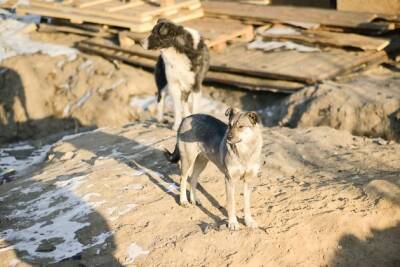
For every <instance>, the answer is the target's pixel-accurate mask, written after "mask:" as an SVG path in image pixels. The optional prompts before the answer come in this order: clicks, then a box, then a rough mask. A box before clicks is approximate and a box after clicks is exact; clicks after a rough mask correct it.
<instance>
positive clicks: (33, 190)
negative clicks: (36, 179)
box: [20, 185, 43, 195]
mask: <svg viewBox="0 0 400 267" xmlns="http://www.w3.org/2000/svg"><path fill="white" fill-rule="evenodd" d="M42 191H43V188H42V187H41V186H40V185H37V186H33V187H30V188H25V189H22V190H21V191H20V192H21V193H22V194H25V195H27V194H30V193H37V192H42Z"/></svg>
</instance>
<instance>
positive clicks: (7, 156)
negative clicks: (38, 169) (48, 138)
mask: <svg viewBox="0 0 400 267" xmlns="http://www.w3.org/2000/svg"><path fill="white" fill-rule="evenodd" d="M51 147H52V146H51V145H44V146H43V147H41V148H40V149H37V150H34V151H33V152H32V153H31V154H30V155H29V156H27V157H26V158H23V159H17V158H16V157H15V156H13V155H12V152H13V151H21V150H30V149H33V147H32V146H30V145H26V144H22V143H21V144H18V143H17V144H12V145H10V146H8V147H6V148H1V149H0V168H1V169H14V170H16V171H17V173H18V172H23V171H25V170H27V169H28V168H30V167H32V166H33V165H36V164H39V163H42V162H43V161H44V160H45V159H46V157H47V154H48V153H49V151H50V149H51Z"/></svg>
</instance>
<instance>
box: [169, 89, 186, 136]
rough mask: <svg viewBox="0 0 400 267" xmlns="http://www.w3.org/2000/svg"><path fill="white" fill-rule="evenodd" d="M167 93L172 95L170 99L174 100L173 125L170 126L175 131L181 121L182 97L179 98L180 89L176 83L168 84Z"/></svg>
mask: <svg viewBox="0 0 400 267" xmlns="http://www.w3.org/2000/svg"><path fill="white" fill-rule="evenodd" d="M168 89H169V93H170V94H171V96H172V99H173V100H174V115H175V116H174V126H172V129H173V130H175V131H177V130H178V128H179V125H180V124H181V121H182V113H183V110H182V99H181V90H180V88H179V86H176V85H174V86H173V85H170V86H169V87H168Z"/></svg>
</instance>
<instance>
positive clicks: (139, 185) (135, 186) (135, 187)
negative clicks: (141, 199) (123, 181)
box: [123, 184, 144, 190]
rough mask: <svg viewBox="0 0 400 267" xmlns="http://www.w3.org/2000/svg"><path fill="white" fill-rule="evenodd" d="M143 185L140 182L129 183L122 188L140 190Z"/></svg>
mask: <svg viewBox="0 0 400 267" xmlns="http://www.w3.org/2000/svg"><path fill="white" fill-rule="evenodd" d="M143 188H144V186H143V185H142V184H130V185H128V186H125V187H124V188H123V190H142V189H143Z"/></svg>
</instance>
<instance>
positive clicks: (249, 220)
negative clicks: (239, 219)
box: [244, 218, 258, 228]
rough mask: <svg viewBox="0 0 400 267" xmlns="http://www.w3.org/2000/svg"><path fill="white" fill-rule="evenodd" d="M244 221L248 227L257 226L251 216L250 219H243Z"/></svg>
mask: <svg viewBox="0 0 400 267" xmlns="http://www.w3.org/2000/svg"><path fill="white" fill-rule="evenodd" d="M244 223H245V224H246V226H247V227H249V228H258V224H257V222H256V221H255V220H254V219H253V218H250V219H247V220H246V219H245V220H244Z"/></svg>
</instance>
